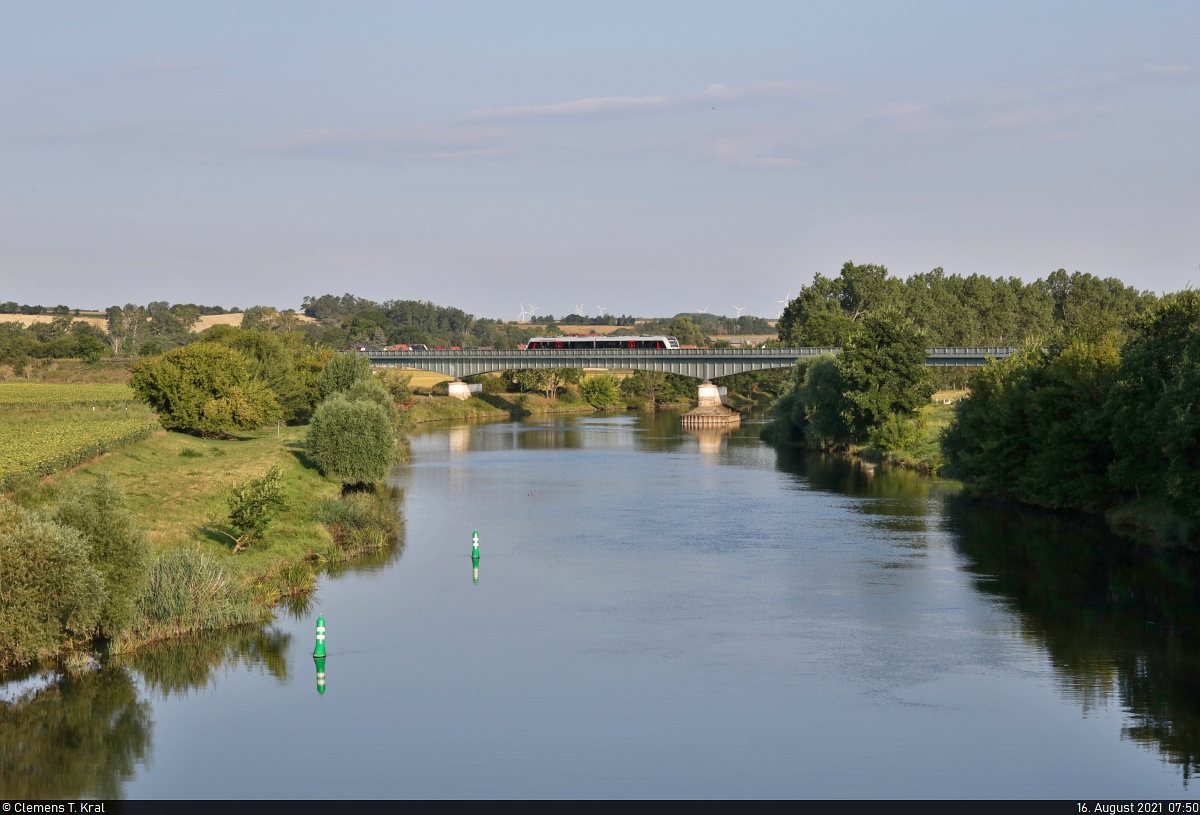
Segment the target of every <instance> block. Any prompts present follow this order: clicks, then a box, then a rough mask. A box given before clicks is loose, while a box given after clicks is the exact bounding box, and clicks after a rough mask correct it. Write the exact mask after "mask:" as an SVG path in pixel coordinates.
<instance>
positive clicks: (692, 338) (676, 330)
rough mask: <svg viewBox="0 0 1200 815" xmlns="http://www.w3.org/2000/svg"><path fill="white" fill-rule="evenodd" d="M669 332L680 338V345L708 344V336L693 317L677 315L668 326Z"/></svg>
mask: <svg viewBox="0 0 1200 815" xmlns="http://www.w3.org/2000/svg"><path fill="white" fill-rule="evenodd" d="M667 333H669V334H670V335H671V336H672V337H674V338H675V339H677V340H679V344H680V345H695V346H701V345H708V337H706V336H705V335H704V332H703V331H701V330H700V327H699V326H697V325H696V323H695V322H694V321H693V320H692V318H691V317H676V318H675V319H673V320H671V324H670V325H669V326H667Z"/></svg>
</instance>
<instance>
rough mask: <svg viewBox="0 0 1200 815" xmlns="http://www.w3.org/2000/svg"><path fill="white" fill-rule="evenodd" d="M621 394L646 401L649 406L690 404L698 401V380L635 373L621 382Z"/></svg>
mask: <svg viewBox="0 0 1200 815" xmlns="http://www.w3.org/2000/svg"><path fill="white" fill-rule="evenodd" d="M621 393H622V394H624V395H625V396H626V397H632V398H635V399H639V400H642V399H644V400H645V401H646V403H647V404H648V405H649V406H654V405H683V404H689V403H693V402H695V401H696V380H695V379H691V378H689V377H685V376H680V375H679V374H669V373H663V372H662V371H635V372H634V373H633V375H632V376H628V377H626V378H625V379H623V380H621Z"/></svg>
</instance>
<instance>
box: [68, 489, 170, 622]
mask: <svg viewBox="0 0 1200 815" xmlns="http://www.w3.org/2000/svg"><path fill="white" fill-rule="evenodd" d="M54 520H56V521H57V522H58V523H60V524H62V525H63V526H68V527H70V528H72V529H74V530H76V531H77V532H79V533H80V534H81V535H83V537H84V539H85V540H86V541H87V542H88V543H89V544H90V545H91V548H90V551H89V553H88V560H89V561H90V562H91V564H92V566H94V567H95V568H96V570H97V571H98V572H99V573H100V576H101V577H102V578H103V579H104V588H105V594H106V599H105V602H104V604H103V606H102V607H101V609H100V615H99V624H100V629H101V631H102V632H103V633H104V634H105V635H106V636H108V637H110V638H111V637H113V636H115V635H116V634H118V633H120V632H121V631H124V630H125V629H127V628H128V627H129V626H130V625H131V624H132V623H133V616H134V611H135V604H136V600H137V596H138V594H139V593H140V592H141V590H142V587H143V586H144V585H145V582H146V573H147V569H148V567H149V559H150V547H149V545H148V544H147V543H146V538H145V537H144V536H143V535H142V533H141V532H140V531H139V530H138V529H137V527H136V526H135V525H134V519H133V515H132V514H130V512H129V511H128V510H127V509H126V508H125V496H124V495H123V494H122V492H121V490H120V488H119V487H118V486H117V485H116V484H115V483H114V482H113V480H112V479H111V478H110V477H109V476H108V475H106V474H101V475H99V476H98V477H97V478H96V481H95V482H93V483H92V484H91V485H90V486H89V487H86V488H84V489H80V490H78V491H76V492H74V493H72V494H69V495H67V496H66V497H65V498H64V499H63V500H62V501H61V502H60V503H59V505H58V509H57V510H55V513H54Z"/></svg>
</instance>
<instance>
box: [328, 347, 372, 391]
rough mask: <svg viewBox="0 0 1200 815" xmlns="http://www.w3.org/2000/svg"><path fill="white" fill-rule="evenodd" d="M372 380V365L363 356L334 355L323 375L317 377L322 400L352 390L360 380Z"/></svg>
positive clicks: (349, 354)
mask: <svg viewBox="0 0 1200 815" xmlns="http://www.w3.org/2000/svg"><path fill="white" fill-rule="evenodd" d="M370 378H371V363H370V361H369V360H368V359H367V358H366V357H365V356H363V355H362V354H356V353H342V354H336V355H334V356H333V357H332V358H331V359H330V360H329V361H328V362H326V363H325V367H324V368H322V369H321V375H320V376H319V377H317V388H318V390H319V391H320V393H321V398H322V399H327V398H329V397H330V396H332V395H334V394H335V393H341V392H343V391H347V390H349V389H350V386H351V385H353V384H354V383H355V382H357V381H358V380H360V379H370Z"/></svg>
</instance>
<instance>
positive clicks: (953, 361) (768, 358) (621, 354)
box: [361, 347, 1017, 380]
mask: <svg viewBox="0 0 1200 815" xmlns="http://www.w3.org/2000/svg"><path fill="white" fill-rule="evenodd" d="M1016 350H1017V349H1016V348H1004V347H987V348H927V349H926V359H925V364H926V365H934V366H943V365H974V366H978V365H984V364H986V363H987V361H988V360H989V359H1001V358H1003V357H1006V356H1008V355H1009V354H1011V353H1013V352H1014V351H1016ZM837 351H838V349H836V348H748V349H745V350H741V349H732V348H682V349H651V348H630V349H626V348H604V349H595V350H586V349H585V350H578V349H563V350H535V351H495V350H486V349H484V350H473V349H467V350H463V351H437V350H434V351H365V352H361V353H363V354H364V355H365V356H366V357H367V359H369V360H370V362H371V364H372V365H376V366H381V367H400V368H416V369H419V370H424V371H433V372H434V373H439V374H443V375H445V376H450V377H453V378H455V379H461V378H463V377H464V376H476V375H478V374H486V373H495V372H497V371H519V370H528V369H538V368H592V369H608V370H614V371H628V370H633V371H663V372H664V373H672V374H679V375H681V376H688V377H692V378H695V379H707V380H712V379H720V378H721V377H724V376H733V375H734V374H741V373H747V372H750V371H766V370H771V369H773V368H790V367H791V366H792V365H794V364H795V363H796V362H797V361H798V360H800V359H804V358H806V357H815V356H820V355H823V354H836V353H837Z"/></svg>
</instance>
